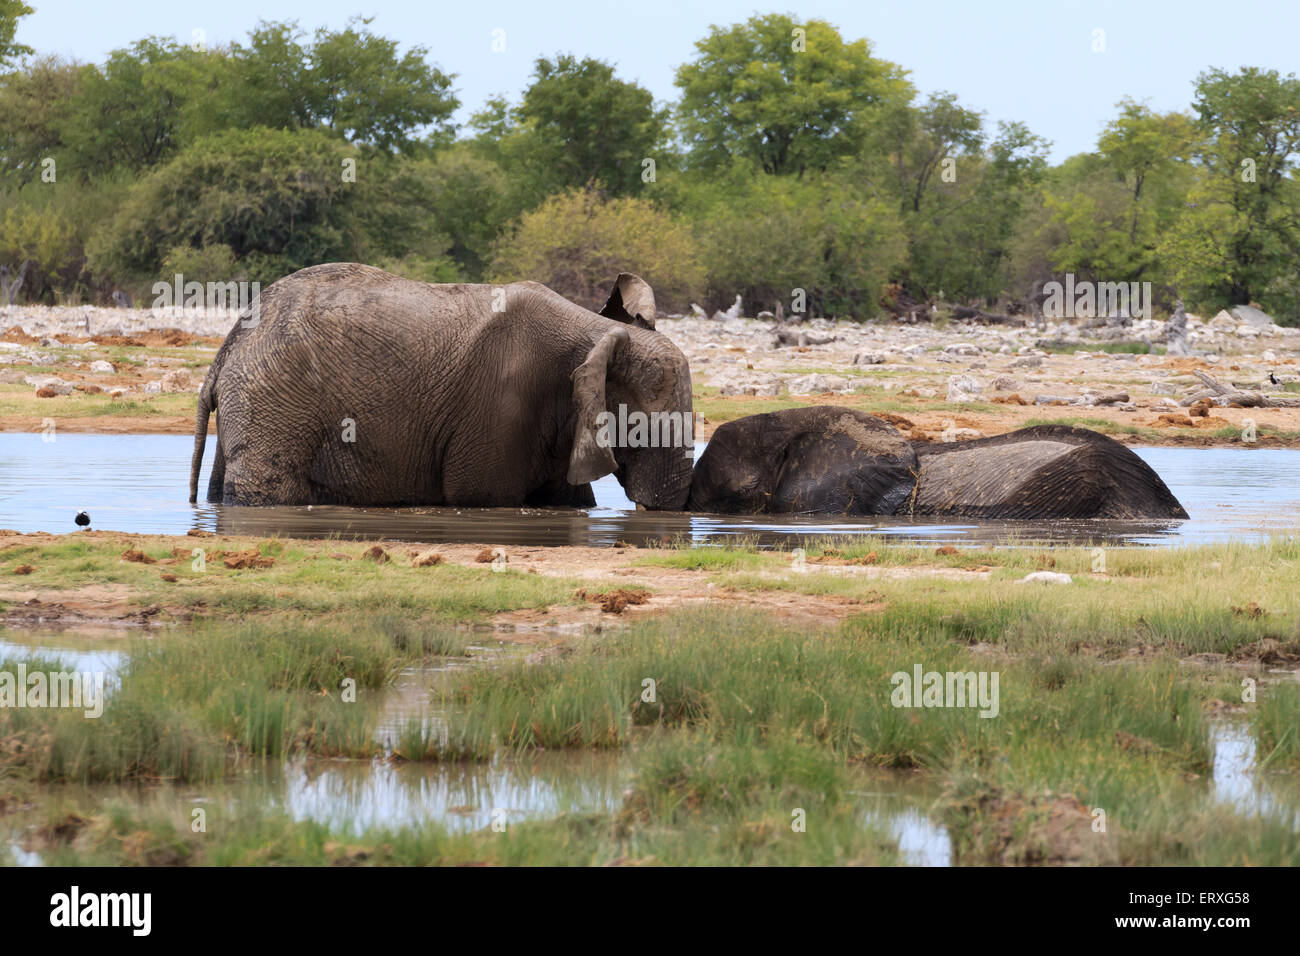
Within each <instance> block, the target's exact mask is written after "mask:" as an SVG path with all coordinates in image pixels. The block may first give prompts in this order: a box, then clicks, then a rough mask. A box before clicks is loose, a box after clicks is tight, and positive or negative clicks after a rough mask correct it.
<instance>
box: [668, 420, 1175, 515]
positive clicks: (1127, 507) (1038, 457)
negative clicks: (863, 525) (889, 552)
mask: <svg viewBox="0 0 1300 956" xmlns="http://www.w3.org/2000/svg"><path fill="white" fill-rule="evenodd" d="M687 507H688V508H689V509H690V510H692V511H709V512H714V513H719V514H765V513H766V514H783V513H784V514H789V513H795V514H824V515H896V516H902V517H913V516H914V517H966V518H1009V519H1044V518H1049V519H1050V518H1116V519H1128V518H1186V517H1187V512H1186V511H1184V510H1183V507H1182V505H1181V504H1179V503H1178V500H1177V499H1176V498H1175V497H1174V496H1173V494H1172V493H1171V492H1170V491H1169V489H1168V487H1166V485H1165V483H1164V482H1163V481H1162V480H1161V479H1160V476H1159V475H1157V474H1156V473H1155V471H1153V470H1152V469H1151V467H1150V466H1149V465H1147V464H1146V462H1144V461H1143V460H1142V459H1141V458H1139V457H1138V456H1137V454H1135V453H1134V452H1133V451H1132V450H1131V449H1129V448H1126V447H1124V446H1123V445H1121V444H1120V443H1119V442H1117V441H1115V440H1114V439H1111V438H1108V437H1106V436H1105V435H1101V434H1098V433H1097V432H1093V431H1089V430H1087V429H1085V428H1073V427H1070V426H1065V425H1038V426H1034V427H1031V428H1022V429H1020V430H1018V431H1014V432H1010V433H1008V434H1005V435H998V436H996V437H994V438H981V439H977V440H975V441H963V442H933V443H921V442H917V443H911V442H908V441H907V440H906V439H904V438H903V437H902V435H901V434H899V433H898V432H897V431H896V430H895V429H894V428H893V427H892V426H890V425H888V424H886V423H885V422H884V421H882V420H881V419H878V418H876V417H875V416H873V415H869V414H867V413H866V412H859V411H853V410H851V409H845V408H841V407H838V406H831V405H819V406H812V407H808V408H798V409H787V410H785V411H779V412H768V413H766V414H762V415H751V416H748V417H746V418H740V419H736V420H735V421H732V422H728V423H726V424H724V425H722V426H720V427H719V428H718V429H717V431H716V432H714V435H713V438H712V440H711V441H710V442H709V445H708V447H707V448H706V449H705V451H704V454H703V455H701V456H700V461H699V463H698V464H697V465H696V467H695V474H694V476H693V478H692V482H691V494H690V498H689V500H688V502H687Z"/></svg>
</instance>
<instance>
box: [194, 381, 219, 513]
mask: <svg viewBox="0 0 1300 956" xmlns="http://www.w3.org/2000/svg"><path fill="white" fill-rule="evenodd" d="M215 367H216V366H215V365H214V366H213V368H214V369H215ZM215 377H216V376H214V375H213V374H212V372H211V371H209V373H208V377H207V378H206V379H204V381H203V388H202V389H200V390H199V410H198V412H197V413H196V414H195V416H194V456H193V458H191V459H190V503H191V504H193V503H194V502H195V501H197V500H198V497H199V469H200V468H201V467H202V466H203V450H204V447H205V446H206V445H207V443H208V416H210V415H211V414H212V410H213V409H214V408H215V407H216V403H215V402H214V401H213V395H212V385H213V379H214V378H215Z"/></svg>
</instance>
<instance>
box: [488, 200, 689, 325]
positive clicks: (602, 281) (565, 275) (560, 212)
mask: <svg viewBox="0 0 1300 956" xmlns="http://www.w3.org/2000/svg"><path fill="white" fill-rule="evenodd" d="M491 272H492V275H493V276H494V277H495V278H496V279H497V280H498V281H503V282H509V281H515V280H519V279H534V280H536V281H538V282H541V283H543V284H544V285H547V286H550V287H551V288H552V289H554V290H555V291H556V292H558V293H560V294H561V295H563V296H565V297H566V298H568V299H570V300H572V301H574V302H577V303H578V304H579V305H582V306H585V307H586V308H589V309H599V308H600V307H601V306H602V305H603V304H604V303H605V298H606V297H607V296H608V295H609V290H610V287H611V286H612V285H613V282H614V279H615V277H617V276H618V274H619V273H620V272H635V273H636V274H637V275H639V276H641V278H643V279H645V280H646V281H647V282H649V283H650V285H651V287H652V288H653V289H654V290H655V301H656V304H657V305H658V307H659V308H660V309H661V310H664V311H674V310H678V309H681V308H684V306H685V304H686V303H687V302H688V301H689V299H690V296H691V295H692V294H693V293H696V292H698V290H700V289H702V288H703V285H704V269H703V267H702V266H701V265H700V250H699V247H698V245H697V244H696V241H695V238H694V236H693V235H692V233H691V229H690V227H689V226H688V225H687V224H686V223H685V222H684V221H682V220H681V219H679V218H677V217H676V216H674V215H672V214H671V213H669V212H667V211H665V210H664V209H662V208H660V207H659V206H657V205H656V204H654V203H653V202H651V201H649V200H647V199H638V198H630V197H624V198H618V199H605V198H603V197H602V196H601V195H600V194H599V193H597V192H596V191H594V190H590V189H579V190H571V191H569V192H566V193H561V194H560V195H558V196H553V197H552V198H550V199H548V200H547V201H546V202H545V203H543V204H542V205H541V206H540V207H538V208H537V209H535V210H533V211H532V212H529V213H525V214H524V216H523V218H522V219H521V220H520V221H519V225H518V227H517V228H516V229H515V230H514V231H513V232H512V233H510V234H508V235H506V236H505V237H503V238H502V239H501V241H499V242H498V243H497V245H496V250H495V254H494V256H493V259H492V269H491Z"/></svg>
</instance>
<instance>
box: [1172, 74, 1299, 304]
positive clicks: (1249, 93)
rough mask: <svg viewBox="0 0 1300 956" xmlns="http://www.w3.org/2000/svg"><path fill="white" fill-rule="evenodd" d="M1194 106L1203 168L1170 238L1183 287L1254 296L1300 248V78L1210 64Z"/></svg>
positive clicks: (1213, 294)
mask: <svg viewBox="0 0 1300 956" xmlns="http://www.w3.org/2000/svg"><path fill="white" fill-rule="evenodd" d="M1193 107H1194V108H1195V110H1196V113H1197V126H1198V127H1199V130H1200V132H1201V134H1202V136H1203V140H1202V141H1201V143H1200V144H1199V148H1198V149H1197V151H1196V156H1197V159H1199V161H1200V163H1201V166H1202V169H1203V171H1204V178H1203V179H1201V180H1200V181H1199V182H1198V183H1197V185H1196V187H1195V188H1194V189H1193V191H1192V193H1191V194H1190V195H1189V196H1188V197H1187V198H1188V204H1189V209H1188V211H1187V213H1186V215H1184V216H1183V217H1182V218H1181V219H1180V220H1179V223H1178V226H1177V228H1176V229H1174V230H1173V231H1172V232H1171V233H1170V235H1169V236H1167V237H1166V241H1165V242H1164V243H1163V246H1162V248H1163V249H1164V250H1165V252H1166V253H1167V255H1168V257H1169V259H1170V260H1171V261H1173V262H1175V263H1177V267H1176V270H1175V277H1176V280H1177V282H1178V285H1179V289H1180V291H1184V292H1185V294H1189V295H1190V296H1194V297H1195V298H1198V299H1200V300H1201V301H1202V303H1203V304H1205V305H1207V306H1209V307H1213V306H1216V305H1230V304H1237V303H1246V302H1250V301H1251V300H1252V299H1253V298H1256V297H1259V296H1261V295H1262V293H1263V291H1264V290H1265V289H1266V288H1268V287H1269V284H1270V283H1271V282H1272V281H1273V280H1274V279H1275V278H1276V277H1278V276H1284V275H1287V274H1290V273H1291V272H1292V271H1293V269H1294V258H1295V254H1296V249H1297V248H1300V196H1298V195H1297V190H1298V187H1297V183H1296V178H1295V172H1296V162H1297V159H1298V158H1300V80H1297V79H1296V77H1295V75H1294V74H1290V75H1288V76H1286V77H1282V76H1280V75H1279V74H1278V73H1277V71H1275V70H1259V69H1255V68H1253V67H1246V68H1243V69H1242V70H1241V71H1239V72H1238V73H1236V74H1229V73H1226V72H1224V71H1223V70H1209V71H1207V72H1205V73H1202V74H1201V75H1200V77H1199V79H1198V81H1197V84H1196V99H1195V101H1194V102H1193ZM1265 304H1267V303H1265Z"/></svg>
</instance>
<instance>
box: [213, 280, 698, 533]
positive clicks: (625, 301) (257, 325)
mask: <svg viewBox="0 0 1300 956" xmlns="http://www.w3.org/2000/svg"><path fill="white" fill-rule="evenodd" d="M254 318H255V321H253V320H248V321H245V320H241V321H240V322H237V323H236V324H235V327H234V328H233V329H232V330H231V332H230V334H229V335H228V336H227V338H226V341H225V343H224V344H223V345H222V347H221V349H220V351H219V352H218V354H217V357H216V359H215V360H214V362H213V364H212V368H211V370H210V371H209V373H208V376H207V380H206V381H205V382H204V383H203V388H202V390H201V391H200V393H199V407H198V415H197V418H196V423H195V442H194V456H193V459H192V463H191V472H190V500H191V501H193V500H194V499H195V498H196V496H197V491H198V479H199V466H200V465H201V464H202V458H203V446H204V441H205V438H206V433H207V426H208V416H209V413H210V412H212V411H214V410H215V411H216V413H217V423H218V426H219V427H218V434H217V452H216V457H215V462H214V465H213V470H212V476H211V480H210V481H209V485H208V498H209V500H212V501H220V502H224V503H226V504H242V505H286V504H292V505H302V504H342V505H454V506H467V507H473V506H483V507H491V506H520V505H535V506H589V505H592V504H594V503H595V502H594V498H593V496H592V493H591V487H590V482H592V481H594V480H596V479H597V478H599V477H601V476H602V475H607V474H610V473H611V472H613V473H614V474H615V475H616V476H617V478H618V480H619V482H620V483H621V484H622V485H623V488H624V490H625V492H626V494H627V496H628V497H629V498H630V499H632V500H633V501H635V502H637V503H638V504H641V505H643V506H645V507H646V508H652V509H665V510H678V509H680V508H681V507H682V505H683V504H684V503H685V501H686V496H687V493H688V491H689V488H690V478H691V456H692V449H691V448H690V447H689V442H687V443H686V444H687V446H688V447H685V448H683V447H680V446H679V447H626V445H628V444H630V443H627V442H625V446H620V447H613V446H611V443H610V441H609V439H608V437H607V435H606V437H604V438H602V437H601V428H600V420H601V419H602V418H604V417H605V416H604V414H603V413H606V412H608V413H610V414H616V412H617V410H619V409H620V407H621V408H622V409H623V410H624V411H628V410H632V411H639V412H643V413H646V414H647V415H652V414H654V413H671V414H672V415H676V416H679V417H682V418H684V420H685V421H686V422H688V423H690V422H691V380H690V370H689V368H688V366H687V363H686V359H685V357H684V356H683V355H682V353H681V352H680V351H679V350H678V349H677V348H676V347H675V346H674V345H673V344H672V343H671V342H670V341H669V340H668V339H667V338H665V337H664V336H663V335H661V334H660V333H658V332H656V331H655V330H654V318H655V310H654V297H653V293H652V292H651V290H650V287H649V286H648V285H647V284H646V283H645V282H644V281H642V280H641V279H639V278H637V277H636V276H634V275H630V274H624V275H622V276H619V277H618V280H617V283H616V285H615V289H614V292H613V293H612V294H611V296H610V301H609V303H607V304H606V306H605V308H604V309H602V311H601V312H600V313H596V312H591V311H588V310H587V309H584V308H582V307H581V306H578V305H575V304H574V303H572V302H569V301H568V300H566V299H564V298H563V297H562V296H560V295H558V294H556V293H555V292H553V291H551V290H550V289H548V288H546V287H545V286H542V285H539V284H538V283H535V282H517V283H512V284H508V285H501V286H490V285H469V284H458V285H431V284H428V283H424V282H415V281H411V280H409V279H403V278H399V277H398V276H394V275H390V274H389V273H387V272H383V271H382V270H379V269H374V268H371V267H369V266H364V265H359V264H356V263H330V264H327V265H320V266H313V267H312V268H309V269H303V270H302V271H300V272H296V273H294V274H293V275H290V276H287V277H285V278H283V279H281V280H279V281H278V282H276V283H274V284H273V285H271V286H270V287H268V288H267V289H266V290H264V291H263V292H262V295H261V298H260V314H258V315H256V316H255V317H254ZM665 417H671V416H668V415H666V416H665Z"/></svg>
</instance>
